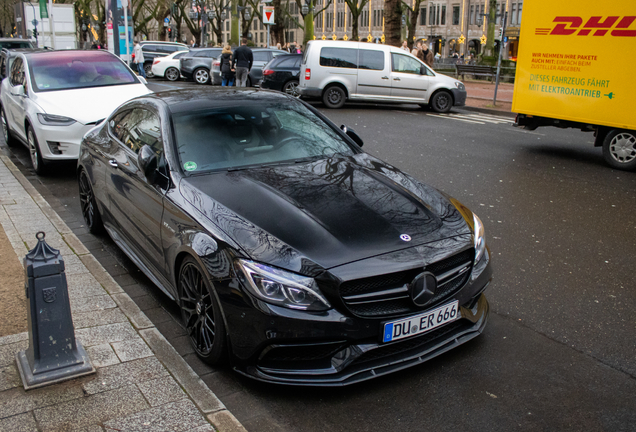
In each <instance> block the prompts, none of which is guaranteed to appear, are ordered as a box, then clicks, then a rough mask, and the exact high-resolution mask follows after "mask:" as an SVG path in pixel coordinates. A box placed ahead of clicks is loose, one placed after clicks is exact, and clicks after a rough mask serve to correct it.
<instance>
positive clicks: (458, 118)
mask: <svg viewBox="0 0 636 432" xmlns="http://www.w3.org/2000/svg"><path fill="white" fill-rule="evenodd" d="M426 115H427V116H431V117H438V118H445V119H450V120H459V121H463V122H465V123H473V124H486V123H484V122H481V121H475V120H468V119H465V118H462V117H459V116H455V115H453V116H449V115H448V114H426Z"/></svg>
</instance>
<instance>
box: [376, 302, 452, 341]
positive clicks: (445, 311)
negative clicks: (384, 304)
mask: <svg viewBox="0 0 636 432" xmlns="http://www.w3.org/2000/svg"><path fill="white" fill-rule="evenodd" d="M457 318H459V304H458V301H457V300H455V301H454V302H452V303H447V304H445V305H444V306H440V307H438V308H437V309H434V310H432V311H430V312H426V313H423V314H419V315H415V316H412V317H409V318H404V319H401V320H397V321H391V322H388V323H385V324H384V333H383V336H382V342H392V341H396V340H400V339H404V338H408V337H412V336H415V335H418V334H422V333H426V332H427V331H431V330H433V329H434V328H437V327H440V326H443V325H444V324H447V323H449V322H452V321H455V320H456V319H457Z"/></svg>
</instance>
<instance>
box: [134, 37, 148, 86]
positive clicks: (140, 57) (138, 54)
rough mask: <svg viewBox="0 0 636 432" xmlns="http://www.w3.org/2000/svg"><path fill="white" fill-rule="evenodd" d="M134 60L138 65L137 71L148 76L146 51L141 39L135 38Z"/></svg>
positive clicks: (143, 75)
mask: <svg viewBox="0 0 636 432" xmlns="http://www.w3.org/2000/svg"><path fill="white" fill-rule="evenodd" d="M133 62H135V64H136V65H137V71H138V72H139V75H141V76H142V77H144V78H146V71H145V70H144V52H143V50H142V49H141V45H139V39H135V47H134V48H133Z"/></svg>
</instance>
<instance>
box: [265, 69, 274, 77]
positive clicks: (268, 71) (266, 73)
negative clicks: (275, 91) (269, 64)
mask: <svg viewBox="0 0 636 432" xmlns="http://www.w3.org/2000/svg"><path fill="white" fill-rule="evenodd" d="M273 73H274V71H273V70H271V69H265V70H263V76H267V75H272V74H273Z"/></svg>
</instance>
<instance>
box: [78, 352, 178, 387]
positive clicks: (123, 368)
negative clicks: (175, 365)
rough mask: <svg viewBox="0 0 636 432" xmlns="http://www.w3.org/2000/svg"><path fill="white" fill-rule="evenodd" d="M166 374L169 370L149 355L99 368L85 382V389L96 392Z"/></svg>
mask: <svg viewBox="0 0 636 432" xmlns="http://www.w3.org/2000/svg"><path fill="white" fill-rule="evenodd" d="M166 376H168V371H167V370H166V369H165V368H164V367H163V366H162V365H161V363H160V362H159V360H157V358H156V357H147V358H143V359H139V360H133V361H130V362H126V363H118V364H116V365H113V366H106V367H103V368H100V369H97V374H96V375H92V377H91V379H87V380H86V381H85V382H84V384H83V389H84V392H85V393H86V394H96V393H102V392H105V391H109V390H112V389H116V388H120V387H124V386H127V385H130V384H139V383H142V382H144V381H149V380H153V379H157V378H163V377H166Z"/></svg>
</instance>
